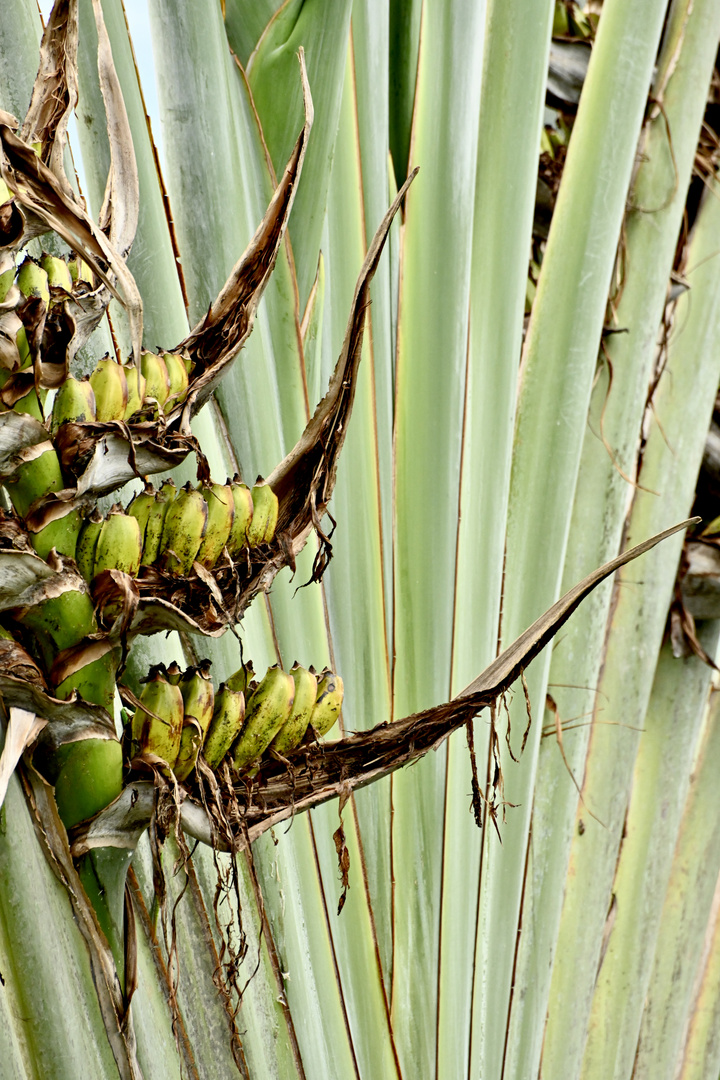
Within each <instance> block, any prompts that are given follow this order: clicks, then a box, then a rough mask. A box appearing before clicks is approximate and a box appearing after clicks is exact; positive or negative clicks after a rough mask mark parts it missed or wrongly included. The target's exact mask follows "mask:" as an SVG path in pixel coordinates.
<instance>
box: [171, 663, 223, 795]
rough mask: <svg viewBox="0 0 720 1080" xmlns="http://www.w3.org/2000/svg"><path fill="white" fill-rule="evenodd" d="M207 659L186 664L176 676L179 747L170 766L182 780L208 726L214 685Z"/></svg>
mask: <svg viewBox="0 0 720 1080" xmlns="http://www.w3.org/2000/svg"><path fill="white" fill-rule="evenodd" d="M209 671H210V661H209V660H206V661H204V663H202V664H201V665H200V666H199V667H197V668H192V667H191V668H188V669H187V671H186V672H185V674H184V675H183V676H182V678H181V679H180V683H179V686H180V691H181V693H182V697H183V703H184V708H185V713H184V717H183V729H182V736H181V739H180V750H179V751H178V756H177V760H176V762H175V766H174V770H173V771H174V773H175V776H176V777H177V779H178V780H186V779H187V777H188V776H189V775H190V773H191V772H192V770H193V769H194V768H195V762H196V761H197V756H198V753H199V752H200V747H201V746H202V744H203V739H204V737H205V733H206V731H207V730H208V728H209V726H210V721H211V720H212V717H213V707H214V704H215V688H214V687H213V684H212V681H211V679H210V675H209Z"/></svg>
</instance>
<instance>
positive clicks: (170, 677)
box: [165, 660, 183, 686]
mask: <svg viewBox="0 0 720 1080" xmlns="http://www.w3.org/2000/svg"><path fill="white" fill-rule="evenodd" d="M165 675H166V677H167V681H168V682H171V683H172V684H173V686H178V685H179V683H180V680H181V679H182V676H183V672H182V668H181V667H180V665H179V664H178V662H177V660H173V661H172V663H171V664H170V665H169V666H168V668H167V670H166V671H165Z"/></svg>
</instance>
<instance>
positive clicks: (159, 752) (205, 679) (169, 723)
mask: <svg viewBox="0 0 720 1080" xmlns="http://www.w3.org/2000/svg"><path fill="white" fill-rule="evenodd" d="M209 668H210V663H209V661H207V660H206V661H204V662H202V663H201V664H200V665H198V666H197V667H190V668H187V670H186V671H184V672H182V671H181V670H180V668H179V667H178V666H177V665H172V666H171V667H170V668H165V667H164V666H163V665H162V664H159V665H157V666H156V667H154V668H152V669H151V671H150V673H149V675H148V677H147V679H146V680H145V686H144V689H143V691H142V694H141V696H140V699H139V700H140V707H139V708H138V709H137V710H136V711H135V713H134V715H133V717H132V720H131V722H130V729H129V730H130V736H129V738H130V758H131V760H132V759H134V758H137V757H139V756H141V755H144V756H145V757H146V758H147V757H149V758H150V760H151V761H156V760H157V759H160V760H161V761H162V762H164V763H165V764H166V765H168V766H169V767H170V768H171V769H172V770H173V772H174V774H175V777H176V778H177V779H178V780H187V779H188V777H189V776H190V775H191V773H192V771H193V769H194V768H195V765H196V764H197V760H198V756H199V754H200V752H201V751H202V755H203V757H204V759H205V761H206V763H207V764H208V765H209V766H210V768H211V769H217V768H218V766H219V765H220V764H221V762H222V761H223V759H224V758H225V756H226V755H228V754H229V758H230V760H231V762H232V764H233V766H234V768H235V769H236V770H237V771H238V772H240V773H246V772H248V771H249V770H250V769H251V768H252V767H253V766H256V765H257V764H258V762H259V761H260V759H261V758H262V756H263V754H265V753H266V751H268V750H270V751H274V752H276V753H277V754H280V755H282V756H284V755H286V754H289V753H290V752H291V751H292V750H294V749H295V748H296V747H298V746H299V745H300V743H301V742H302V741H303V739H304V738H305V735H306V732H308V731H309V730H310V729H312V731H313V733H314V735H315V737H322V736H324V735H326V734H327V733H328V731H329V730H330V728H331V727H332V726H333V724H334V723H335V721H336V720H337V718H338V715H339V713H340V709H341V708H342V700H343V682H342V679H341V678H340V676H339V675H335V674H333V672H331V671H329V670H328V669H326V670H325V671H323V672H322V673H321V675H320V676H318V675H316V673H315V671H314V670H313V668H309V669H308V668H304V667H301V666H300V665H299V664H297V663H295V664H294V665H293V667H292V668H291V670H290V672H289V673H287V672H285V671H283V670H282V668H281V667H280V666H279V665H275V666H274V667H271V668H269V669H268V671H267V673H266V674H265V677H264V678H263V679H262V680H261V681H260V682H259V683H258V682H256V681H255V680H254V679H253V674H254V672H253V669H252V664H247V665H245V666H243V667H241V668H240V669H239V670H238V671H236V672H235V673H234V674H233V675H231V676H230V678H229V679H227V681H226V682H224V683H221V685H220V688H219V689H218V690H217V692H216V691H215V690H214V688H213V684H212V682H211V680H210V675H209ZM246 701H247V704H246Z"/></svg>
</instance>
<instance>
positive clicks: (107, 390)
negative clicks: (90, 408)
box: [90, 355, 128, 424]
mask: <svg viewBox="0 0 720 1080" xmlns="http://www.w3.org/2000/svg"><path fill="white" fill-rule="evenodd" d="M90 385H91V386H92V388H93V390H94V391H95V408H96V415H97V419H98V420H99V421H100V423H101V424H109V423H110V422H111V421H112V420H122V419H123V418H124V416H125V409H126V407H127V403H128V384H127V378H126V377H125V370H124V368H123V366H122V364H118V362H117V361H116V360H114V359H113V358H112V357H111V356H110V355H107V356H105V357H103V359H102V360H100V361H99V362H98V364H97V367H96V368H95V370H94V371H93V373H92V375H91V376H90Z"/></svg>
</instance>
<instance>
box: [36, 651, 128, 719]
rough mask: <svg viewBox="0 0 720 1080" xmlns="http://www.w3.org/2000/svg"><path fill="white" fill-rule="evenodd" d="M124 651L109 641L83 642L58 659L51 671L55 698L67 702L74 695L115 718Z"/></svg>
mask: <svg viewBox="0 0 720 1080" xmlns="http://www.w3.org/2000/svg"><path fill="white" fill-rule="evenodd" d="M121 655H122V650H121V648H120V646H119V645H116V644H112V643H110V642H109V641H108V640H107V639H104V640H101V641H90V642H88V641H84V642H81V643H80V644H79V645H77V646H75V648H74V649H70V650H68V651H66V652H64V653H61V654H60V656H59V657H58V658H57V659H56V661H55V663H54V664H53V667H52V669H51V671H50V681H51V683H53V684H54V685H55V696H56V697H58V698H61V699H62V700H63V701H65V700H66V699H67V698H69V697H70V696H71V695H72V694H73V692H74V691H77V692H78V694H80V696H81V697H82V698H83V700H84V701H90V702H92V703H93V704H94V705H101V706H102V707H103V709H105V710H106V712H108V713H109V714H110V716H112V715H113V708H114V704H115V683H116V678H117V670H118V665H119V663H120V658H121Z"/></svg>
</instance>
